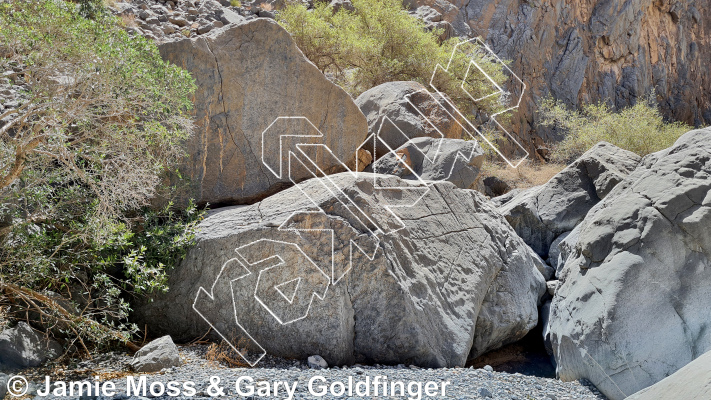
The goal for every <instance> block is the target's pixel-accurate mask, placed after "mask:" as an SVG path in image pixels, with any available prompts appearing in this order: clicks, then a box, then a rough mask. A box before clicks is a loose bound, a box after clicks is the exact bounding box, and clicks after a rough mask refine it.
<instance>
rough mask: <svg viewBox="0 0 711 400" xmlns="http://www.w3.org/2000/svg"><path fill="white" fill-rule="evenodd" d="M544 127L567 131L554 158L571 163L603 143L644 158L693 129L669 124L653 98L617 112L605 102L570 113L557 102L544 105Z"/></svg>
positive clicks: (664, 147) (675, 123)
mask: <svg viewBox="0 0 711 400" xmlns="http://www.w3.org/2000/svg"><path fill="white" fill-rule="evenodd" d="M539 112H540V115H541V117H542V119H541V122H540V124H541V125H542V126H547V127H551V126H554V127H557V128H560V129H562V130H563V132H564V133H565V138H564V139H563V141H562V142H560V143H558V144H557V145H556V146H555V149H554V151H553V153H552V156H553V159H554V160H556V161H561V162H569V161H572V160H574V159H575V158H577V157H579V156H580V155H582V154H583V153H584V152H585V151H587V150H588V149H589V148H591V147H592V146H594V145H595V144H597V143H598V142H601V141H606V142H609V143H612V144H614V145H615V146H618V147H621V148H623V149H626V150H629V151H632V152H634V153H637V154H639V155H641V156H644V155H647V154H650V153H654V152H656V151H659V150H663V149H666V148H667V147H670V146H671V145H672V144H674V142H675V141H676V139H678V138H679V136H681V135H683V134H684V133H685V132H687V131H688V130H689V129H691V127H689V126H688V125H686V124H684V123H681V122H667V121H665V120H664V118H663V117H662V115H661V113H660V112H659V109H658V108H657V105H656V102H655V101H654V98H653V96H650V97H648V98H645V99H641V100H640V101H638V102H637V104H635V105H633V106H631V107H628V108H624V109H622V110H620V111H618V112H615V111H613V110H612V109H610V107H608V106H607V105H606V104H605V103H599V104H588V105H585V106H583V108H582V110H580V111H576V110H570V109H568V108H567V107H565V105H562V104H560V103H558V102H556V101H554V100H551V99H549V100H546V101H544V102H543V104H542V106H541V108H540V110H539Z"/></svg>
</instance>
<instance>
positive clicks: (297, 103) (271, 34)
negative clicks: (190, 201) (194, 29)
mask: <svg viewBox="0 0 711 400" xmlns="http://www.w3.org/2000/svg"><path fill="white" fill-rule="evenodd" d="M159 49H160V53H161V56H162V57H163V58H164V59H166V60H168V61H170V62H172V63H174V64H176V65H179V66H181V67H183V68H185V69H187V70H188V71H189V72H190V73H191V74H192V75H193V77H194V78H195V80H196V83H197V91H196V93H195V98H194V104H195V109H194V112H195V119H196V122H197V125H198V128H197V132H196V134H195V135H194V137H193V138H192V139H191V140H190V142H189V143H188V147H187V151H188V153H189V159H188V160H187V161H186V162H184V163H183V167H182V168H183V171H182V172H183V175H184V176H187V177H188V178H190V185H191V187H190V195H191V196H192V197H195V198H196V199H197V200H198V202H199V203H206V202H209V203H211V204H213V205H217V204H243V203H250V202H255V201H258V200H260V199H262V198H264V197H266V196H267V195H269V194H271V193H274V192H276V191H278V190H280V189H283V188H284V187H285V186H288V185H290V180H289V179H288V176H286V175H287V173H286V171H283V172H282V174H281V175H279V174H274V173H273V172H272V171H270V170H268V169H267V168H265V166H264V164H263V163H262V151H263V149H264V152H265V158H268V159H272V160H274V162H273V165H274V168H273V169H274V171H276V172H280V171H279V165H280V163H283V161H284V160H286V159H288V157H287V156H286V154H288V153H287V150H293V149H294V147H293V143H292V142H290V141H289V140H287V139H284V140H280V137H281V135H286V134H289V135H310V136H311V139H310V140H311V141H312V142H318V143H321V144H325V145H327V146H328V147H329V148H330V149H331V150H332V151H333V152H334V154H335V155H336V156H337V157H338V158H339V159H340V160H341V161H342V162H344V163H347V162H349V161H351V159H352V158H353V157H354V155H355V152H356V149H357V147H358V146H359V145H360V144H361V143H362V142H363V141H364V140H365V138H366V135H367V132H368V128H367V124H366V120H365V117H364V116H363V114H362V113H361V112H360V110H359V109H358V107H357V106H356V105H355V103H354V102H353V99H352V98H351V97H350V96H349V95H348V94H347V93H346V92H345V91H343V90H342V89H341V88H339V87H338V86H336V85H334V84H332V83H331V82H329V81H328V79H326V78H325V77H324V76H323V74H322V73H321V72H320V71H319V70H318V69H317V68H316V67H315V66H314V65H313V64H312V63H311V62H309V61H308V60H307V59H306V58H305V57H304V55H303V54H302V53H301V51H300V50H299V49H298V48H297V47H296V45H295V44H294V42H293V41H292V39H291V37H290V36H289V34H288V33H287V32H286V31H285V30H284V29H283V28H281V27H280V26H279V25H278V24H277V23H276V22H274V21H272V20H269V19H261V18H260V19H255V20H252V21H249V22H243V23H240V24H230V25H228V26H227V27H224V28H221V29H215V30H213V31H211V32H210V33H209V34H207V35H203V36H200V37H198V38H196V39H184V40H181V41H176V42H168V43H164V44H161V45H159ZM284 116H288V117H291V116H294V117H296V116H298V117H306V118H307V119H308V120H309V121H311V123H312V124H313V125H314V127H310V126H308V125H307V124H300V125H299V124H296V125H289V126H285V125H277V126H276V129H273V130H271V131H270V132H269V133H268V135H269V137H267V138H265V139H264V140H263V139H262V134H263V132H264V131H265V130H266V129H267V128H268V127H269V126H270V124H272V122H274V120H275V119H276V118H277V117H284ZM316 129H318V131H320V132H321V133H322V134H323V137H317V136H318V135H319V133H318V132H317V131H316ZM321 153H323V152H322V151H320V153H318V154H316V155H315V156H314V159H317V160H321V159H323V154H321ZM337 165H338V164H337V163H336V162H335V161H332V159H330V158H329V159H328V160H325V161H324V163H323V164H322V165H320V167H321V168H322V169H323V170H324V171H326V172H333V170H332V169H333V168H336V169H337ZM282 167H283V165H282ZM285 169H286V168H284V170H285ZM308 177H310V175H308V174H301V173H297V174H295V176H294V178H295V180H297V181H299V180H303V179H305V178H308Z"/></svg>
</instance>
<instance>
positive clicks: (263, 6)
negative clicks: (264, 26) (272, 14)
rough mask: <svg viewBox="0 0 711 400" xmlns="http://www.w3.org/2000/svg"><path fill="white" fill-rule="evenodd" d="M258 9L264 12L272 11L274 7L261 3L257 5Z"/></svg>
mask: <svg viewBox="0 0 711 400" xmlns="http://www.w3.org/2000/svg"><path fill="white" fill-rule="evenodd" d="M259 8H261V9H262V10H264V11H274V6H272V5H271V4H269V3H262V4H260V5H259Z"/></svg>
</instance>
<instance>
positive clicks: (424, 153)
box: [368, 137, 484, 189]
mask: <svg viewBox="0 0 711 400" xmlns="http://www.w3.org/2000/svg"><path fill="white" fill-rule="evenodd" d="M483 162H484V150H482V148H481V146H479V144H478V143H477V142H474V141H467V140H461V139H433V138H430V137H422V138H415V139H412V140H410V141H408V142H407V143H406V144H404V145H402V146H400V147H398V148H397V149H396V150H395V152H394V153H392V152H391V153H388V154H387V155H385V156H383V157H381V158H379V159H378V161H376V162H375V163H373V164H372V165H371V167H370V168H369V169H368V170H369V171H372V172H375V173H378V174H387V175H395V176H399V177H401V178H403V179H417V178H420V179H423V180H426V181H427V180H430V181H448V182H452V183H453V184H454V185H455V186H456V187H458V188H461V189H473V188H474V186H475V183H476V180H477V178H478V177H479V171H481V165H482V163H483Z"/></svg>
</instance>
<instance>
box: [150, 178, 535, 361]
mask: <svg viewBox="0 0 711 400" xmlns="http://www.w3.org/2000/svg"><path fill="white" fill-rule="evenodd" d="M334 193H338V195H335V194H334ZM315 205H317V206H318V207H315ZM541 264H542V262H541V260H540V258H538V257H537V256H536V255H535V253H533V252H532V251H531V250H530V249H529V248H528V246H526V245H525V243H524V242H523V241H522V240H521V239H520V238H519V237H518V236H516V234H515V233H514V232H513V230H512V229H511V227H510V226H508V224H507V223H506V221H505V220H504V219H503V217H501V215H499V214H498V213H497V212H496V211H495V209H494V208H493V207H491V206H490V205H488V202H487V201H486V199H485V198H484V196H483V195H481V194H479V193H477V192H475V191H472V190H461V189H457V188H455V187H454V185H452V184H451V183H448V182H439V183H435V184H432V186H426V185H421V184H417V183H416V182H413V181H407V180H401V179H400V178H398V177H395V176H387V175H377V174H370V173H360V174H358V176H355V175H353V174H351V173H350V172H347V173H342V174H336V175H331V176H329V177H327V178H323V179H311V180H308V181H305V182H303V183H301V184H299V185H297V186H296V187H292V188H290V189H287V190H285V191H282V192H280V193H278V194H275V195H273V196H270V197H268V198H266V199H264V200H263V201H261V202H260V203H258V204H254V205H250V206H239V207H233V208H227V209H224V210H217V211H215V212H213V214H212V215H210V216H209V217H208V218H206V219H205V220H204V221H203V222H202V223H201V224H200V232H199V234H198V236H197V243H196V245H195V246H194V247H193V248H192V249H191V250H190V251H189V253H188V255H187V257H186V259H185V260H184V262H183V263H182V264H181V265H180V266H179V267H178V268H176V269H175V270H174V271H173V272H172V274H171V277H170V281H169V284H170V288H171V289H170V291H169V292H168V293H167V294H165V295H161V296H158V297H157V298H156V299H155V300H154V301H153V302H151V303H148V304H143V305H139V306H137V307H136V309H137V317H138V319H139V320H140V321H142V323H143V322H145V323H147V324H149V329H150V330H151V332H162V333H170V334H171V335H172V336H173V338H176V339H179V340H189V339H192V338H195V337H200V336H203V335H204V334H205V333H206V332H207V331H208V330H209V328H210V326H212V327H213V328H214V330H216V331H217V332H219V333H220V334H221V335H222V336H224V337H226V338H228V339H229V340H230V342H231V343H234V346H235V349H237V350H238V351H242V350H245V351H247V353H246V354H249V356H248V357H250V359H249V360H251V361H250V362H256V361H258V359H259V356H258V354H261V352H262V349H263V350H264V351H266V352H268V353H270V354H273V355H277V356H282V357H289V358H302V359H304V358H306V357H308V356H311V355H313V354H319V355H321V356H322V357H323V358H324V359H325V360H326V361H327V362H328V364H329V365H343V364H350V363H353V362H356V361H366V362H378V363H387V364H393V363H395V364H396V363H407V364H415V365H421V366H430V367H444V366H461V365H464V363H465V362H466V360H467V358H468V357H469V356H477V355H480V354H482V353H484V352H486V351H488V350H492V349H495V348H497V347H499V346H502V345H504V344H507V343H510V342H513V341H516V340H518V339H520V338H522V337H523V336H524V335H525V334H526V333H527V332H528V331H529V330H530V329H532V328H533V327H535V326H536V324H537V322H538V308H537V306H538V303H539V301H540V299H541V297H542V295H543V294H544V292H545V290H546V289H545V282H544V279H543V277H542V276H541V274H540V272H539V269H540V268H542V265H541ZM193 303H194V308H193ZM235 318H236V319H235ZM206 321H209V323H210V325H208V323H207V322H206ZM235 321H237V323H238V324H239V326H238V325H236V324H235ZM213 333H214V331H213ZM247 334H249V335H250V336H247ZM255 352H256V353H255ZM255 354H257V355H255ZM253 355H255V356H254V357H253ZM252 357H253V358H252Z"/></svg>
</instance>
